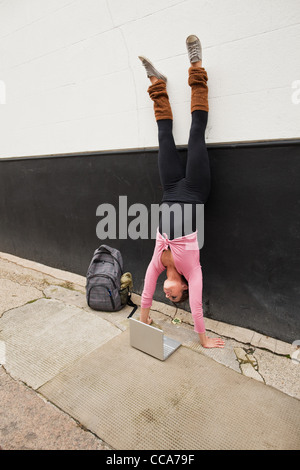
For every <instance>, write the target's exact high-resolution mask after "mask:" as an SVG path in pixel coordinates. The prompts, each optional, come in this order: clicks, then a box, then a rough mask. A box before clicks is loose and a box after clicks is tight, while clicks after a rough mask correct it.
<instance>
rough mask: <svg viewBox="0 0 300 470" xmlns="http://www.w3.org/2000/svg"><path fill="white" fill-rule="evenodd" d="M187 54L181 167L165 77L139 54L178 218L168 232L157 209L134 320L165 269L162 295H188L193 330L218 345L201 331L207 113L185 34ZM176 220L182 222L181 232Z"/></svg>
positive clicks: (170, 202)
mask: <svg viewBox="0 0 300 470" xmlns="http://www.w3.org/2000/svg"><path fill="white" fill-rule="evenodd" d="M186 46H187V50H188V56H189V60H190V64H191V65H190V68H189V78H188V83H189V85H190V87H191V113H192V123H191V129H190V136H189V142H188V154H187V163H186V166H185V167H184V166H183V164H182V161H181V159H180V156H179V153H178V151H177V148H176V145H175V142H174V138H173V133H172V125H173V115H172V110H171V106H170V102H169V97H168V94H167V89H166V85H167V78H166V77H165V76H164V75H162V74H161V73H160V72H159V71H158V70H157V69H156V68H155V67H154V66H153V64H151V62H150V61H149V60H148V59H146V58H145V57H142V56H140V57H139V58H140V60H141V61H142V64H143V65H144V67H145V69H146V72H147V76H148V77H149V78H150V81H151V85H150V86H149V88H148V93H149V95H150V98H151V99H152V100H153V102H154V113H155V118H156V121H157V125H158V140H159V152H158V167H159V174H160V179H161V183H162V186H163V198H162V206H161V207H163V206H164V207H168V208H169V210H168V211H166V214H168V216H169V217H170V214H171V213H172V211H171V209H172V207H174V204H179V205H180V207H181V208H182V211H181V214H182V216H181V220H180V221H178V217H177V218H176V217H172V218H170V220H169V222H170V224H169V228H170V229H169V233H165V232H164V231H163V229H162V226H163V222H164V220H163V219H164V211H163V209H162V210H161V214H160V223H159V228H158V230H157V236H156V244H155V249H154V253H153V257H152V259H151V262H150V264H149V266H148V268H147V272H146V276H145V282H144V289H143V293H142V300H141V314H140V321H142V322H144V323H148V324H150V323H151V322H152V319H151V318H150V317H149V311H150V307H151V305H152V299H153V295H154V291H155V288H156V283H157V279H158V276H159V275H160V274H161V272H162V271H163V270H165V269H166V274H167V279H166V280H165V282H164V292H165V294H166V297H167V298H168V299H170V300H171V301H173V302H174V303H178V302H182V301H184V300H186V299H187V298H189V303H190V308H191V312H192V317H193V320H194V330H195V331H196V332H197V333H198V334H199V338H200V343H201V345H202V346H203V347H205V348H222V347H224V341H223V340H222V339H220V338H210V337H208V336H207V335H206V331H205V326H204V320H203V307H202V270H201V265H200V252H199V245H198V240H197V229H196V205H197V204H205V202H206V201H207V199H208V196H209V191H210V168H209V159H208V153H207V149H206V145H205V136H204V133H205V129H206V124H207V117H208V87H207V80H208V78H207V72H206V70H205V69H204V68H203V67H202V48H201V43H200V41H199V39H198V38H197V36H195V35H191V36H189V37H188V38H187V40H186ZM187 206H189V208H190V209H191V211H190V213H191V214H192V224H191V225H190V227H191V228H190V230H188V229H187V228H186V224H185V223H184V211H185V210H186V207H187ZM178 225H180V226H181V227H180V228H182V232H181V233H182V235H183V236H181V237H175V236H174V234H176V233H178V232H177V229H178Z"/></svg>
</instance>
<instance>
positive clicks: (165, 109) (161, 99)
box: [148, 80, 173, 121]
mask: <svg viewBox="0 0 300 470" xmlns="http://www.w3.org/2000/svg"><path fill="white" fill-rule="evenodd" d="M148 93H149V95H150V98H151V99H152V100H153V102H154V114H155V119H156V121H159V120H161V119H172V120H173V114H172V109H171V105H170V102H169V96H168V93H167V84H166V82H165V81H164V80H157V82H155V83H154V84H153V85H150V86H149V88H148Z"/></svg>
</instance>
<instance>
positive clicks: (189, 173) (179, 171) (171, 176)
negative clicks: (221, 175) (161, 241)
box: [157, 110, 210, 239]
mask: <svg viewBox="0 0 300 470" xmlns="http://www.w3.org/2000/svg"><path fill="white" fill-rule="evenodd" d="M207 117H208V113H207V111H202V110H196V111H193V112H192V124H191V130H190V136H189V142H188V153H187V162H186V166H184V165H183V164H182V160H181V159H180V156H179V153H178V150H177V148H176V145H175V142H174V137H173V132H172V125H173V121H172V120H171V119H162V120H159V121H157V125H158V140H159V152H158V168H159V174H160V179H161V184H162V186H163V198H162V203H166V204H167V205H168V206H172V204H174V203H181V206H182V207H183V206H184V204H183V203H185V204H191V205H192V213H193V217H192V229H190V230H187V229H188V228H186V227H185V225H184V220H183V219H184V211H182V213H183V216H182V220H180V222H179V221H178V220H177V221H176V220H174V217H172V216H171V218H170V221H169V224H170V225H169V226H170V232H169V233H168V234H167V235H168V236H169V238H170V239H172V238H174V234H175V232H176V233H178V231H176V230H175V229H176V226H177V228H178V224H181V226H182V235H188V233H191V232H192V231H195V229H196V217H195V215H196V204H205V202H206V201H207V199H208V196H209V192H210V167H209V159H208V153H207V148H206V144H205V129H206V125H207ZM162 217H163V215H162V214H160V222H159V231H160V233H162V231H163V230H162Z"/></svg>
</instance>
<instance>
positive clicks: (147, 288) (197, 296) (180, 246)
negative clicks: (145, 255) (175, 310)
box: [141, 229, 205, 333]
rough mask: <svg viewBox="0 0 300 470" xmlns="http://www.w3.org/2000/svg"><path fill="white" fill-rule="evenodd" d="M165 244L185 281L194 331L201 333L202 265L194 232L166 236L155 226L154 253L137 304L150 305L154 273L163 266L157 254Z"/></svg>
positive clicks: (202, 326)
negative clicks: (139, 300)
mask: <svg viewBox="0 0 300 470" xmlns="http://www.w3.org/2000/svg"><path fill="white" fill-rule="evenodd" d="M168 247H170V249H171V252H172V255H173V259H174V264H175V268H176V269H177V271H178V273H179V274H182V275H183V276H184V277H185V278H186V280H187V281H188V284H189V302H190V308H191V312H192V317H193V320H194V330H195V331H196V332H197V333H205V326H204V320H203V307H202V269H201V264H200V251H199V245H198V240H197V232H193V233H191V234H190V235H185V236H183V237H179V238H175V239H174V240H169V239H168V237H167V235H166V234H165V233H164V234H163V235H161V234H160V233H159V230H158V229H157V234H156V244H155V249H154V253H153V256H152V259H151V261H150V264H149V266H148V268H147V271H146V276H145V283H144V289H143V293H142V300H141V307H142V308H149V307H151V305H152V299H153V295H154V292H155V288H156V283H157V279H158V276H159V275H160V274H161V273H162V272H163V271H164V270H165V269H166V268H165V266H164V265H163V264H162V262H161V255H162V252H163V251H164V250H167V249H168Z"/></svg>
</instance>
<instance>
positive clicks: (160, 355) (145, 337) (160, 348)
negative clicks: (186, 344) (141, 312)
mask: <svg viewBox="0 0 300 470" xmlns="http://www.w3.org/2000/svg"><path fill="white" fill-rule="evenodd" d="M129 325H130V345H131V346H132V347H134V348H136V349H139V350H140V351H143V352H144V353H146V354H149V355H150V356H154V357H156V358H157V359H160V360H161V361H164V360H165V359H167V358H168V357H169V356H170V355H171V354H172V353H173V352H174V351H176V349H178V348H179V346H180V345H181V343H179V341H176V340H175V339H172V338H168V337H167V336H165V335H164V332H163V331H162V330H160V329H159V328H155V327H154V326H152V325H147V324H146V323H142V322H140V321H139V320H135V319H134V318H129Z"/></svg>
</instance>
